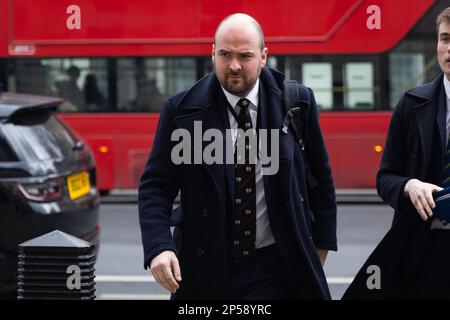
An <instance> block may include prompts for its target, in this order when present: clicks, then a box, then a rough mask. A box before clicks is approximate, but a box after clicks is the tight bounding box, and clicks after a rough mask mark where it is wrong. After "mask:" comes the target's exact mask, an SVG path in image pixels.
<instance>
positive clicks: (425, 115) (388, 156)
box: [343, 75, 447, 299]
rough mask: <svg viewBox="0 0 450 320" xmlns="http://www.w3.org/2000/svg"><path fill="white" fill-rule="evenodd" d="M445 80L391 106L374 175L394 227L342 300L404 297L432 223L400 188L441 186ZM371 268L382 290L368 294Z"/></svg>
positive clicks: (444, 128)
mask: <svg viewBox="0 0 450 320" xmlns="http://www.w3.org/2000/svg"><path fill="white" fill-rule="evenodd" d="M445 112H446V102H445V91H444V87H443V78H442V75H440V76H439V77H438V78H437V79H435V80H434V81H433V82H431V83H427V84H425V85H422V86H419V87H417V88H414V89H411V90H409V91H407V92H406V93H405V94H404V95H403V97H402V98H401V99H400V101H399V103H398V105H397V107H396V108H395V110H394V112H393V114H392V118H391V123H390V126H389V131H388V135H387V140H386V145H385V149H384V153H383V158H382V160H381V166H380V170H379V171H378V175H377V190H378V194H379V195H380V196H381V198H382V199H383V201H384V202H386V203H388V204H389V205H391V206H392V207H393V208H394V209H395V213H394V219H393V224H392V228H391V229H390V230H389V232H388V233H387V234H386V236H385V237H384V238H383V240H382V241H381V242H380V244H379V245H378V246H377V248H375V250H374V251H373V253H372V254H371V255H370V257H369V258H368V260H367V261H366V262H365V264H364V265H363V267H362V268H361V270H360V271H359V272H358V274H357V275H356V277H355V279H354V281H353V283H352V284H351V285H350V287H349V288H348V289H347V291H346V293H345V294H344V296H343V299H389V298H402V295H401V294H399V293H400V292H402V291H403V288H402V286H404V285H405V282H404V281H403V280H402V279H405V281H408V280H407V279H408V278H409V281H414V272H415V271H416V268H417V266H418V263H419V262H420V258H421V257H422V256H423V252H424V250H425V247H424V245H425V243H426V239H427V237H428V236H429V234H430V224H431V219H428V221H423V220H422V219H421V218H420V216H419V214H418V213H417V211H416V210H415V208H414V207H413V205H412V203H411V201H410V200H409V198H405V196H404V188H405V185H406V182H407V181H408V180H409V179H412V178H416V179H419V180H421V181H424V182H429V183H433V184H436V185H440V182H441V173H442V167H443V161H444V152H443V150H446V149H447V147H446V145H445V142H446V126H445V122H446V113H445ZM371 265H376V266H379V267H380V271H381V289H372V290H369V289H368V288H367V285H366V281H367V279H368V277H369V276H370V274H368V273H367V268H368V267H369V266H371Z"/></svg>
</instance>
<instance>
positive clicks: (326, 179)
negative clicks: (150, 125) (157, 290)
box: [139, 14, 337, 299]
mask: <svg viewBox="0 0 450 320" xmlns="http://www.w3.org/2000/svg"><path fill="white" fill-rule="evenodd" d="M212 60H213V63H214V71H215V72H214V73H212V74H209V75H207V76H205V77H204V78H203V79H201V80H200V81H199V82H197V83H196V84H195V85H194V86H193V87H192V88H191V89H189V90H188V91H186V92H182V93H180V94H178V95H175V96H174V97H171V98H169V99H168V100H167V101H166V102H165V105H164V108H163V110H162V112H161V116H160V120H159V125H158V129H157V132H156V135H155V139H154V143H153V149H152V152H151V155H150V158H149V160H148V163H147V165H146V168H145V171H144V174H143V176H142V179H141V183H140V187H139V218H140V226H141V233H142V242H143V247H144V267H145V268H150V269H151V272H152V274H153V276H154V278H155V280H156V281H157V282H158V283H159V284H161V285H162V286H163V287H164V288H166V289H167V290H169V291H170V292H171V293H172V299H299V298H309V299H329V298H330V293H329V290H328V286H327V283H326V278H325V275H324V272H323V269H322V264H323V262H324V260H325V257H326V253H327V251H328V250H337V244H336V202H335V193H334V186H333V180H332V176H331V170H330V167H329V164H328V155H327V152H326V149H325V145H324V141H323V137H322V134H321V130H320V127H319V121H318V111H317V106H316V103H315V101H314V98H313V94H312V91H311V90H310V89H309V92H310V96H311V99H310V101H304V102H305V103H307V104H308V108H310V111H311V112H310V113H309V119H307V120H308V126H309V131H308V137H309V138H308V139H309V141H307V146H306V149H305V152H306V155H307V157H308V158H309V160H310V161H309V163H310V167H311V173H312V175H313V176H314V178H315V179H316V180H317V182H318V184H317V186H316V187H315V188H313V189H311V190H308V188H307V185H306V182H305V174H304V172H305V167H304V163H303V156H304V154H303V153H302V150H301V148H300V146H299V144H298V143H296V141H295V139H294V136H293V134H292V130H288V131H287V134H279V136H278V135H277V136H276V137H277V140H276V141H275V143H274V142H272V144H277V145H279V152H278V150H276V154H272V155H271V157H278V158H279V170H277V172H276V173H275V174H270V175H269V174H266V175H263V174H262V171H261V163H260V161H261V160H260V159H259V158H258V160H257V162H256V164H255V165H254V166H252V165H250V164H248V165H247V162H246V163H245V164H244V167H242V164H239V162H237V163H234V162H231V163H229V162H225V164H221V163H212V164H208V163H206V161H199V162H195V161H194V164H190V163H188V162H189V161H186V162H183V163H178V164H175V163H174V161H173V158H172V157H173V151H174V150H175V149H174V147H176V146H177V145H176V143H175V142H174V141H173V136H172V134H173V133H174V132H177V133H179V134H180V135H183V134H187V135H189V136H190V137H192V136H194V139H197V138H198V134H200V135H202V133H205V132H206V131H207V130H209V129H218V130H220V132H221V133H222V136H223V137H224V138H223V140H224V141H225V140H226V139H225V137H226V138H228V137H229V136H228V135H227V134H226V131H229V129H232V130H231V132H232V133H233V132H237V131H236V130H237V128H239V129H241V127H244V128H257V129H258V130H260V129H272V130H276V132H277V133H279V132H280V128H281V127H282V124H283V119H284V116H285V114H284V112H283V111H282V110H283V109H282V90H283V80H284V76H283V75H282V74H281V73H279V72H277V71H275V70H273V69H270V68H266V67H265V64H266V61H267V48H265V47H264V37H263V33H262V30H261V27H260V26H259V24H258V23H257V22H256V21H255V20H254V19H253V18H251V17H250V16H248V15H245V14H234V15H231V16H229V17H227V18H226V19H224V20H223V21H222V23H221V24H220V25H219V27H218V29H217V31H216V34H215V38H214V45H213V49H212ZM243 98H245V99H243ZM243 118H245V119H247V120H245V121H244V122H242V119H243ZM199 123H200V124H201V126H200V129H198V128H199V126H198V124H199ZM233 129H235V130H234V131H233ZM196 135H197V138H196ZM238 135H239V133H238ZM221 139H222V138H221V137H220V138H219V140H221ZM269 140H271V139H270V138H269ZM215 142H217V141H215ZM233 142H234V141H233ZM195 143H198V141H192V144H191V145H192V146H194V148H193V149H194V152H193V154H192V155H191V154H188V158H189V159H192V158H195V157H196V156H198V155H200V157H201V153H202V150H200V152H199V153H197V154H195V153H196V150H195V148H196V147H195ZM202 143H203V148H204V150H206V149H205V141H200V146H202ZM239 143H240V140H239V137H238V140H237V142H236V144H239ZM225 144H226V141H225V142H224V145H225ZM245 146H246V150H247V144H246V145H245ZM224 148H225V147H224ZM236 150H238V149H236ZM220 151H221V150H218V152H220ZM236 152H237V151H236ZM225 153H226V152H225ZM231 153H233V149H231ZM183 156H186V155H184V154H183ZM191 156H192V157H191ZM224 158H225V156H224ZM231 158H232V159H233V155H232V156H231ZM272 159H274V158H272ZM197 160H198V158H197ZM200 160H202V159H200ZM241 169H243V170H244V173H242V172H241V171H239V170H241ZM247 171H248V172H249V173H250V175H247V178H248V179H247V178H245V179H241V176H240V175H241V174H244V175H245V174H246V172H247ZM252 172H254V173H253V175H252V174H251V173H252ZM243 180H245V181H243ZM243 183H245V188H242V184H243ZM251 185H253V187H250V186H251ZM179 191H180V196H181V197H180V199H181V205H180V210H178V212H179V213H181V217H178V218H177V220H178V221H177V223H176V227H175V230H174V233H173V236H172V234H171V231H170V226H171V224H172V222H173V221H172V222H171V215H172V206H173V201H174V199H175V197H176V196H177V194H178V192H179ZM243 199H247V200H245V201H244V200H243ZM240 205H241V206H242V205H245V206H246V207H245V208H244V209H245V210H243V211H244V212H245V215H247V214H248V216H249V217H253V219H254V220H251V219H252V218H248V219H249V220H244V219H245V217H242V220H241V218H236V216H237V214H240V212H239V211H240V208H242V207H240ZM172 218H173V217H172ZM172 220H173V219H172ZM243 221H247V222H245V223H243ZM248 221H250V222H248ZM255 223H256V224H255ZM244 224H248V228H247V225H246V226H245V227H246V229H243V231H242V230H240V229H239V228H238V227H239V226H240V225H244ZM251 225H252V226H251ZM236 226H238V227H236ZM241 231H242V232H241ZM239 237H241V238H239ZM242 237H244V238H242ZM245 237H248V239H252V240H251V241H247V242H245V245H246V247H245V248H244V249H242V250H240V248H241V247H240V246H241V245H243V243H242V242H241V240H242V239H244V240H242V241H245ZM240 239H241V240H240Z"/></svg>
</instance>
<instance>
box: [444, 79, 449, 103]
mask: <svg viewBox="0 0 450 320" xmlns="http://www.w3.org/2000/svg"><path fill="white" fill-rule="evenodd" d="M444 88H445V94H446V95H447V99H448V100H450V81H448V79H447V77H446V76H445V74H444Z"/></svg>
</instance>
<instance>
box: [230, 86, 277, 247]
mask: <svg viewBox="0 0 450 320" xmlns="http://www.w3.org/2000/svg"><path fill="white" fill-rule="evenodd" d="M222 90H223V93H224V94H225V97H226V98H227V100H228V102H229V103H230V105H231V106H232V107H233V109H234V110H235V111H236V114H239V112H240V107H238V106H236V104H237V103H238V101H239V100H240V99H241V98H240V97H238V96H235V95H233V94H231V93H229V92H228V91H227V90H225V89H224V88H223V87H222ZM258 94H259V79H258V80H257V81H256V84H255V86H254V87H253V89H252V90H251V91H250V92H249V93H248V94H247V96H246V97H245V98H246V99H248V100H249V101H250V107H249V112H250V117H251V118H252V126H253V128H256V119H257V116H258V102H259V95H258ZM228 119H229V120H230V129H231V136H232V138H233V145H235V143H236V136H237V129H238V123H237V121H236V119H235V118H234V116H233V114H232V112H231V111H230V110H228ZM255 179H256V240H255V247H256V249H259V248H263V247H266V246H268V245H271V244H272V243H275V239H274V237H273V234H272V229H271V228H270V223H269V215H268V213H267V204H266V198H265V194H264V179H263V174H262V170H261V161H260V159H259V158H258V160H257V162H256V165H255Z"/></svg>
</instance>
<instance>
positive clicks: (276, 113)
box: [260, 70, 294, 197]
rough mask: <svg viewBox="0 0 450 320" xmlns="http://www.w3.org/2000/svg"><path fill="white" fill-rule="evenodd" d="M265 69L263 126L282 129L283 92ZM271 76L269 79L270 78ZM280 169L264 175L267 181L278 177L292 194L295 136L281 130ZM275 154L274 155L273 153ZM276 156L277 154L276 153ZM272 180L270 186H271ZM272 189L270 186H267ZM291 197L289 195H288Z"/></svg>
mask: <svg viewBox="0 0 450 320" xmlns="http://www.w3.org/2000/svg"><path fill="white" fill-rule="evenodd" d="M264 71H266V70H263V72H262V73H261V79H262V80H263V81H262V83H263V86H264V88H263V89H262V90H260V92H261V96H260V97H261V98H260V101H261V102H260V105H261V127H262V128H267V129H268V130H270V129H277V130H279V129H281V127H282V124H283V116H284V114H283V109H282V92H281V91H280V89H279V88H278V87H277V86H276V85H275V84H274V83H273V81H270V78H269V76H268V75H267V74H266V72H264ZM268 78H269V79H268ZM279 134H280V136H279V170H278V174H277V175H273V176H264V179H265V181H266V182H269V181H270V180H271V179H275V177H277V178H278V179H279V181H280V184H281V187H282V188H283V190H282V191H283V194H285V195H290V194H291V184H290V183H288V181H290V180H291V170H292V159H293V152H294V138H293V135H292V133H291V132H288V134H283V133H282V131H281V130H279ZM268 139H269V142H270V131H268ZM268 149H269V151H270V150H271V146H270V144H268ZM271 156H273V155H271ZM275 156H276V155H275ZM271 185H273V184H271V183H270V182H269V183H268V186H271ZM267 189H269V190H270V188H267ZM288 197H289V196H288Z"/></svg>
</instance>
